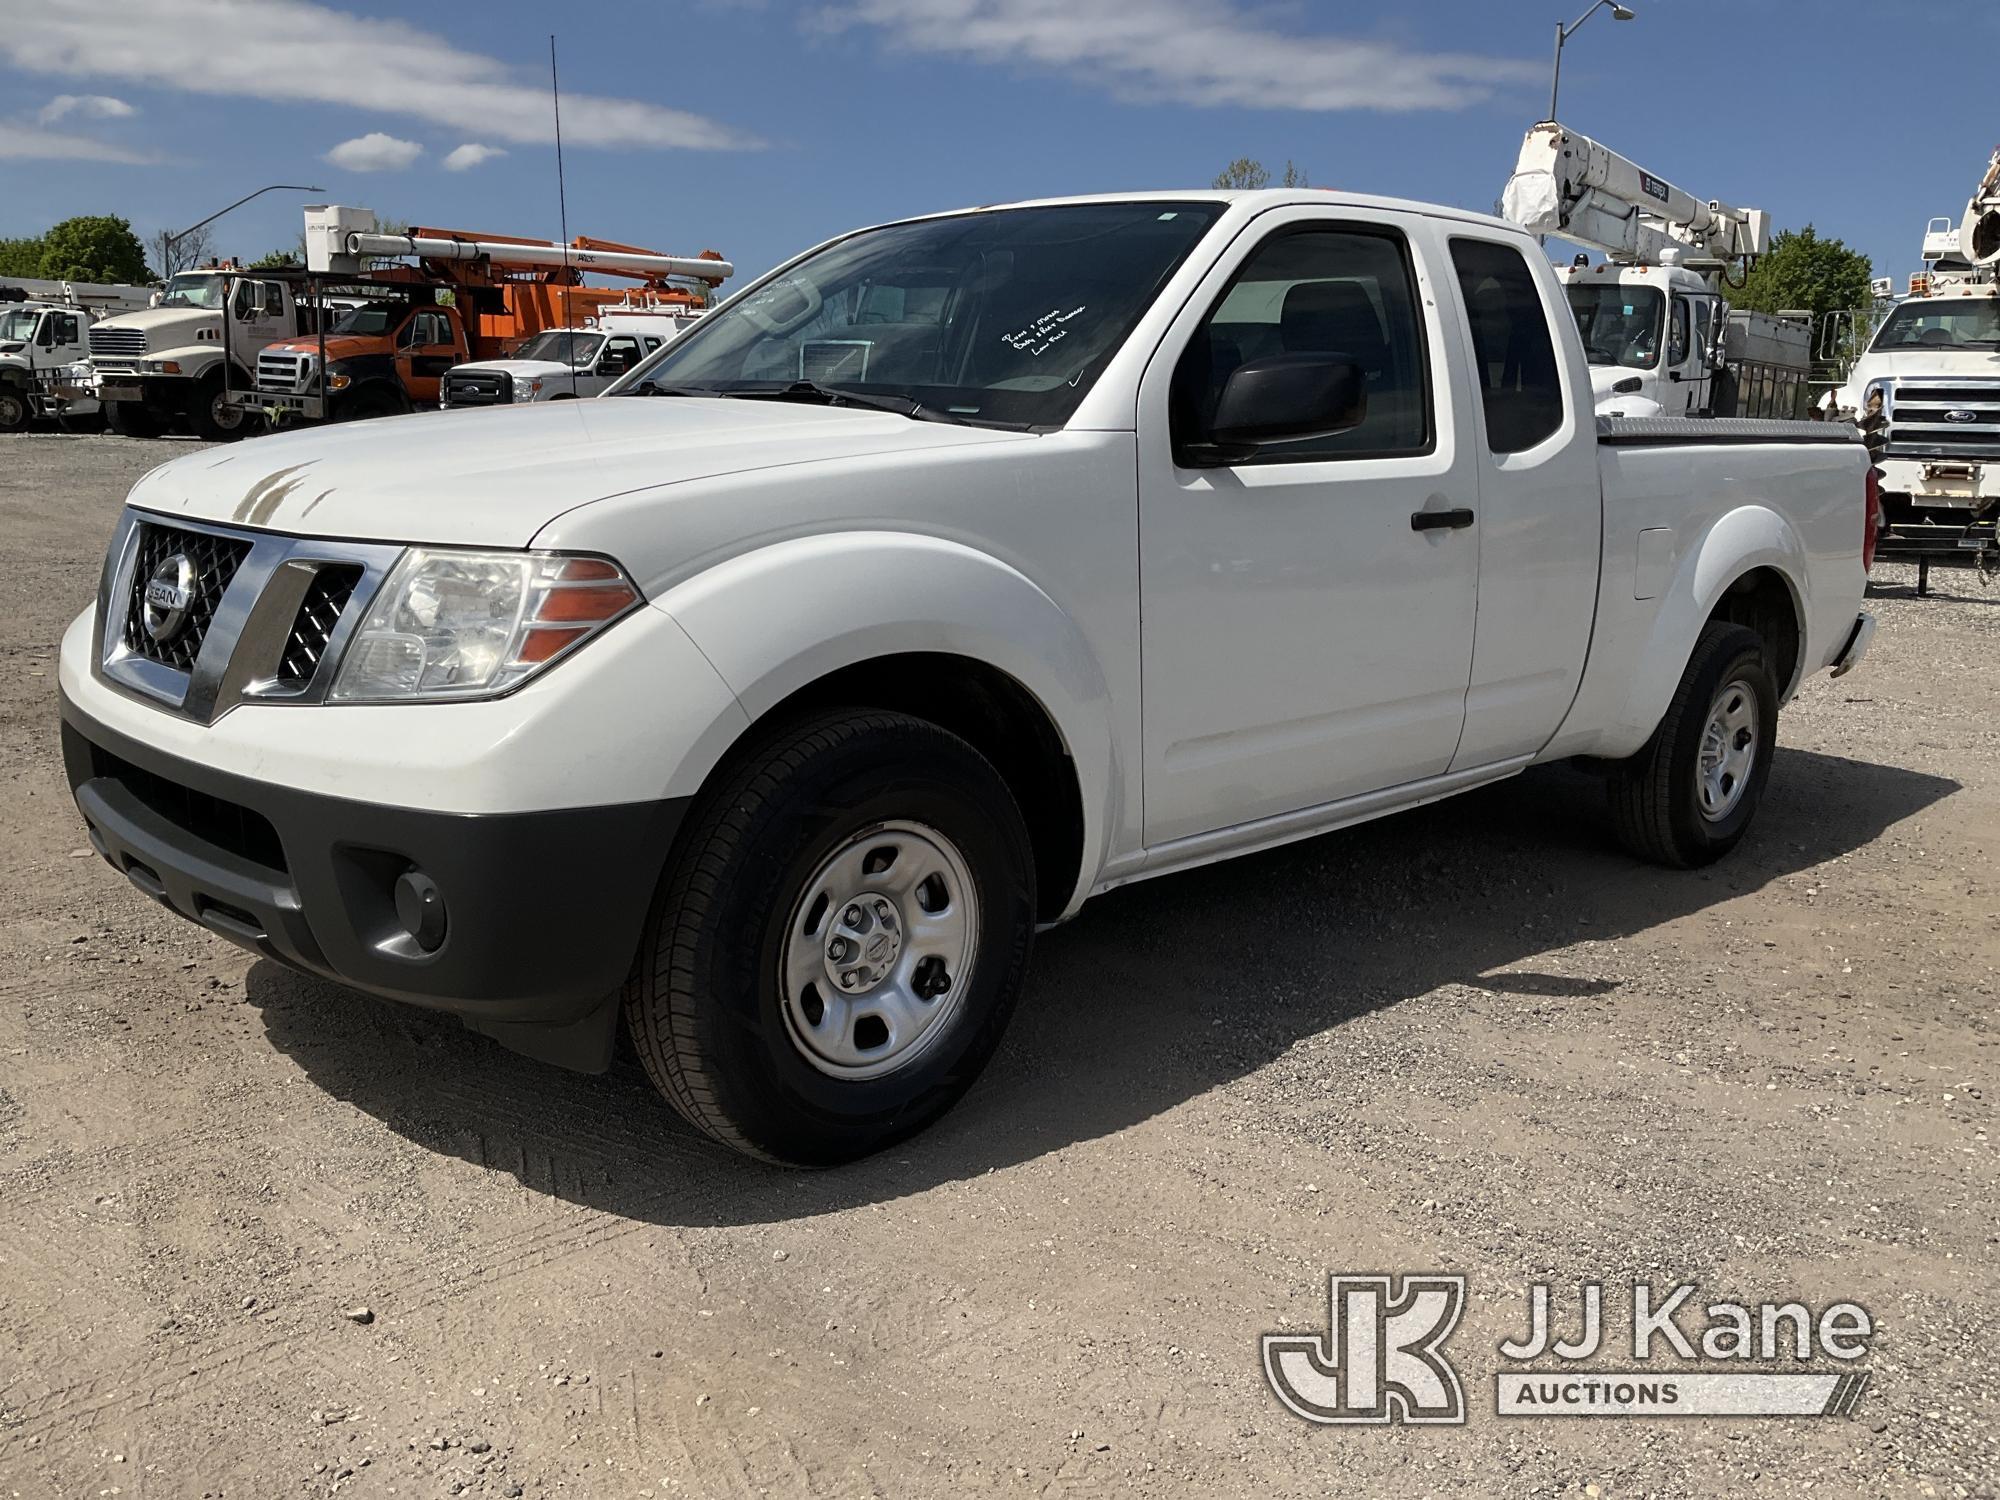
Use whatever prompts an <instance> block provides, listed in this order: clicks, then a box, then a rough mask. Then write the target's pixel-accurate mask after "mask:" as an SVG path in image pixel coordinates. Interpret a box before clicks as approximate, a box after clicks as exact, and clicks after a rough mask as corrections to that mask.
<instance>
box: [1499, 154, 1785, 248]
mask: <svg viewBox="0 0 2000 1500" xmlns="http://www.w3.org/2000/svg"><path fill="white" fill-rule="evenodd" d="M1500 212H1501V215H1502V216H1503V217H1505V218H1507V219H1510V220H1512V221H1513V222H1514V223H1516V224H1519V225H1520V226H1521V227H1522V228H1523V229H1527V230H1531V231H1533V232H1534V233H1536V234H1554V235H1560V236H1561V237H1562V238H1563V239H1566V240H1570V241H1572V242H1573V243H1575V244H1579V245H1588V246H1590V247H1591V248H1593V249H1596V250H1601V251H1603V252H1604V254H1605V255H1606V256H1608V257H1609V258H1610V259H1612V260H1614V261H1619V262H1624V263H1630V264H1637V265H1666V264H1670V263H1673V262H1676V261H1677V262H1678V263H1679V264H1681V265H1684V266H1689V267H1695V268H1702V267H1710V268H1719V267H1722V266H1727V265H1731V264H1735V263H1738V262H1741V263H1744V264H1747V263H1748V262H1750V261H1752V260H1754V259H1756V258H1757V257H1758V256H1760V255H1762V254H1763V253H1764V252H1765V251H1766V250H1768V249H1769V248H1770V242H1771V216H1770V215H1769V214H1768V213H1766V212H1764V210H1762V209H1758V208H1734V207H1731V206H1730V205H1729V204H1727V203H1718V202H1716V201H1715V200H1713V199H1710V200H1708V201H1706V202H1704V201H1703V200H1701V199H1699V198H1696V197H1695V196H1694V195H1693V194H1692V193H1688V192H1686V191H1684V190H1683V189H1681V188H1677V187H1675V186H1674V185H1673V184H1672V183H1671V182H1668V181H1666V180H1665V179H1664V178H1660V177H1656V176H1654V175H1653V174H1652V173H1651V172H1648V171H1647V170H1646V169H1645V168H1643V167H1641V166H1639V165H1638V164H1637V163H1636V162H1632V161H1628V160H1627V159H1626V158H1625V157H1622V156H1620V155H1619V154H1618V153H1617V152H1616V151H1613V150H1612V149H1611V148H1610V147H1608V146H1604V145H1600V144H1599V143H1598V142H1596V141H1593V140H1592V139H1591V138H1590V137H1589V136H1586V135H1579V134H1577V133H1576V132H1575V131H1573V130H1570V129H1568V128H1566V127H1565V126H1562V125H1559V124H1557V123H1556V122H1555V121H1553V120H1544V121H1543V122H1542V123H1541V124H1539V125H1536V126H1533V127H1532V128H1531V129H1530V130H1529V131H1528V134H1527V138H1526V139H1525V140H1523V141H1522V142H1521V155H1520V157H1519V159H1518V160H1517V161H1516V162H1515V164H1514V175H1513V176H1512V177H1510V178H1508V179H1507V187H1506V190H1505V192H1503V193H1502V194H1501V199H1500Z"/></svg>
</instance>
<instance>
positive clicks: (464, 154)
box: [444, 141, 507, 172]
mask: <svg viewBox="0 0 2000 1500" xmlns="http://www.w3.org/2000/svg"><path fill="white" fill-rule="evenodd" d="M506 154H507V153H506V152H505V151H502V150H501V149H500V148H499V147H498V146H480V145H476V144H474V143H473V142H471V141H467V142H466V143H465V144H464V145H463V146H460V147H459V148H458V149H457V150H456V151H453V152H452V153H451V154H450V155H449V156H447V157H445V159H444V169H445V170H446V171H447V172H469V171H471V170H472V169H473V168H474V167H476V166H479V165H480V164H481V163H483V162H489V161H491V160H493V158H494V157H496V156H505V155H506Z"/></svg>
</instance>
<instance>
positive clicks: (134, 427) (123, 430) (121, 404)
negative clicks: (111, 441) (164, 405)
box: [104, 401, 162, 438]
mask: <svg viewBox="0 0 2000 1500" xmlns="http://www.w3.org/2000/svg"><path fill="white" fill-rule="evenodd" d="M104 420H105V422H106V423H107V424H108V425H109V426H110V428H111V430H112V431H113V432H115V433H117V434H118V435H119V436H120V437H132V438H149V437H158V436H159V435H160V429H161V426H162V424H161V422H160V419H159V417H158V416H157V415H156V414H155V413H154V412H153V410H152V409H151V408H150V407H148V406H147V405H146V403H145V402H143V401H107V402H105V403H104Z"/></svg>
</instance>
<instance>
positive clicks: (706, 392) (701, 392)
mask: <svg viewBox="0 0 2000 1500" xmlns="http://www.w3.org/2000/svg"><path fill="white" fill-rule="evenodd" d="M618 394H619V395H621V396H720V395H722V394H723V393H722V392H721V391H718V390H715V389H714V388H713V387H710V386H702V385H655V384H653V382H652V381H650V380H642V381H640V382H639V383H638V384H637V385H635V386H633V387H632V389H631V390H629V391H620V392H619V393H618Z"/></svg>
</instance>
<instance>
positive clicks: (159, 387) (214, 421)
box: [90, 265, 304, 442]
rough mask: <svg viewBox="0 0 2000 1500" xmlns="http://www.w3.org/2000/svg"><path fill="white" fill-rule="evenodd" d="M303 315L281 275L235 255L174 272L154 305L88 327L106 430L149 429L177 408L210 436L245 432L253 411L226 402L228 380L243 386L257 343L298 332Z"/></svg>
mask: <svg viewBox="0 0 2000 1500" xmlns="http://www.w3.org/2000/svg"><path fill="white" fill-rule="evenodd" d="M301 319H302V314H301V310H300V308H299V305H298V303H297V301H296V300H295V299H294V298H293V296H292V291H291V288H290V287H289V286H287V285H286V283H285V281H284V280H283V279H282V278H281V277H275V276H274V277H270V278H263V277H259V276H257V275H255V274H254V273H250V274H246V273H244V272H242V271H239V270H238V269H237V268H236V267H234V266H232V265H212V266H204V267H202V268H201V269H199V270H194V271H181V272H178V273H177V274H176V275H175V276H174V277H173V278H172V279H171V280H170V281H168V283H167V286H166V290H165V291H164V292H163V293H162V294H161V295H160V299H159V301H158V302H157V303H156V304H155V305H154V306H152V307H150V308H148V309H146V310H145V311H143V312H133V313H124V314H121V315H120V316H118V317H115V318H107V319H105V320H103V321H102V322H100V323H98V324H97V325H96V326H95V327H94V328H92V329H91V330H90V366H91V371H92V375H93V385H94V394H95V396H96V398H97V399H98V400H99V401H102V402H103V403H104V412H105V417H106V419H107V420H108V421H109V422H110V424H111V427H112V430H113V431H116V432H121V433H124V434H126V435H127V436H130V437H151V436H153V435H155V434H157V433H159V432H160V431H162V430H163V429H164V428H165V427H167V426H168V425H169V424H170V423H172V422H173V421H174V419H175V418H177V417H185V418H186V419H187V421H188V423H189V425H190V426H191V427H192V428H193V429H194V434H195V436H196V437H200V438H205V439H207V440H208V441H210V442H225V441H228V440H229V439H231V438H238V437H242V436H244V435H245V434H246V433H247V432H250V431H254V430H255V425H256V419H255V417H254V416H253V415H252V414H251V413H250V412H248V411H246V410H244V409H242V408H241V407H238V406H236V405H234V404H232V403H231V401H230V400H229V397H228V388H229V387H230V386H234V387H237V388H242V387H246V386H248V385H249V384H250V383H251V375H250V371H251V367H252V365H253V364H254V363H255V361H256V357H257V351H258V350H259V349H261V348H262V347H263V346H264V345H266V344H268V343H270V342H272V341H273V340H275V339H282V338H289V337H291V336H292V335H293V334H296V333H299V332H301V331H302V329H303V326H304V325H303V323H302V320H301ZM225 363H227V364H228V366H229V372H228V379H227V380H226V381H225V379H224V365H225Z"/></svg>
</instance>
